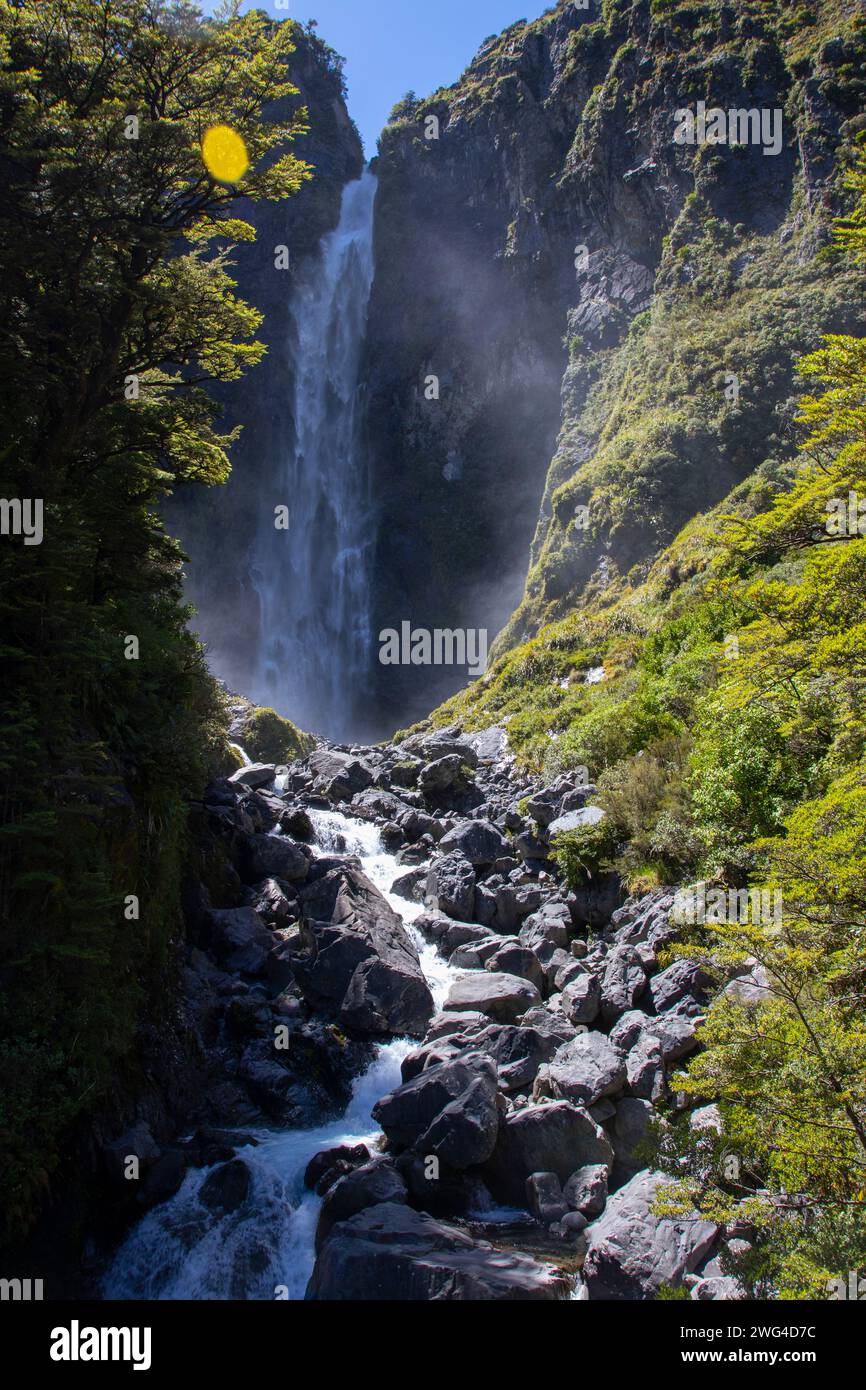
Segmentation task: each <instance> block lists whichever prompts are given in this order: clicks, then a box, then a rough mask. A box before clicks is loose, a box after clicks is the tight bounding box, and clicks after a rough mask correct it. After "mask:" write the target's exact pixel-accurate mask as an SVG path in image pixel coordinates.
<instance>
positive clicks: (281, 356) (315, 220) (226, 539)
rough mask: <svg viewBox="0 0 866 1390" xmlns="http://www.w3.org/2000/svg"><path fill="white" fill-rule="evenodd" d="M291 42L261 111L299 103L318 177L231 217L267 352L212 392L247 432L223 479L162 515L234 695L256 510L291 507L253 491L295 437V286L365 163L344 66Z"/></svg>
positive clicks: (252, 622) (238, 263)
mask: <svg viewBox="0 0 866 1390" xmlns="http://www.w3.org/2000/svg"><path fill="white" fill-rule="evenodd" d="M294 41H295V44H296V51H295V53H294V54H293V55H292V57H291V59H290V61H289V72H290V77H291V80H292V82H293V83H294V85H295V86H296V87H297V88H298V89H299V95H298V96H297V97H293V98H290V99H288V100H287V101H286V102H282V103H273V104H272V105H271V107H270V108H266V113H267V115H268V117H269V118H270V119H271V120H273V121H274V122H277V121H281V120H285V119H286V118H287V117H288V116H290V115H291V114H292V112H294V111H295V110H297V109H298V108H299V107H306V109H307V111H308V113H309V127H310V129H309V133H308V134H307V135H306V136H304V137H302V138H301V139H300V140H298V141H296V143H295V145H294V146H293V152H294V153H295V154H296V155H297V156H298V158H299V159H303V160H306V161H307V163H309V164H311V165H312V166H313V169H314V171H315V172H314V176H313V178H312V180H311V181H309V182H308V183H305V184H304V185H303V187H302V188H301V191H300V192H299V193H298V194H297V195H296V196H295V197H293V198H289V199H287V200H286V201H285V202H282V203H247V202H241V203H239V204H238V210H237V216H238V217H240V218H243V219H244V220H245V221H247V222H249V223H251V224H252V225H253V226H254V227H255V229H256V233H257V236H256V240H255V241H254V242H249V243H241V244H240V245H238V246H237V248H236V249H235V251H234V252H233V253H232V259H233V261H234V262H235V269H234V271H233V275H234V278H235V279H236V280H237V283H238V291H237V292H238V294H239V295H240V296H241V297H242V298H243V299H245V300H246V301H247V302H249V303H250V304H252V305H254V306H255V307H256V308H257V309H259V310H260V311H261V312H262V313H264V316H265V318H264V322H263V324H262V327H261V329H260V330H259V333H258V337H259V338H260V339H261V340H262V341H263V342H265V343H266V344H267V348H268V352H267V356H266V357H265V358H264V360H263V361H262V362H261V363H260V364H259V365H258V366H257V367H256V369H255V371H253V372H250V373H249V374H248V375H247V376H245V377H244V379H243V380H242V381H240V382H238V383H236V384H233V385H231V386H227V387H223V388H221V389H220V391H219V393H218V394H219V397H220V399H221V401H222V403H223V407H224V424H225V427H226V429H227V430H228V429H232V428H234V427H235V426H236V425H237V424H241V425H242V426H243V430H242V433H241V436H240V438H239V440H238V442H237V443H236V444H235V445H234V446H233V448H232V455H231V457H232V474H231V477H230V479H229V481H228V483H227V484H226V486H225V487H222V488H218V489H211V488H206V489H198V488H191V489H189V490H188V491H187V493H186V494H185V495H184V494H182V495H181V496H180V497H179V498H177V499H176V500H174V501H173V502H172V503H171V505H170V506H169V508H167V515H168V523H169V529H170V530H171V531H172V532H173V534H175V535H177V536H178V537H179V539H180V540H181V542H182V544H183V545H184V548H185V550H186V552H187V554H188V556H189V560H190V563H189V565H188V566H187V586H186V592H187V594H188V596H189V599H190V601H191V602H192V603H193V604H194V606H195V607H196V609H197V610H198V614H197V616H196V618H195V619H194V626H195V627H196V629H197V630H198V631H199V632H200V633H201V635H202V636H203V638H204V639H205V641H206V642H207V644H208V649H209V652H210V656H211V660H212V663H213V665H214V668H215V670H216V671H217V672H218V674H219V675H220V676H221V677H223V678H224V679H225V680H227V681H228V683H229V684H230V685H232V686H233V687H234V688H235V689H237V690H239V691H244V690H245V689H246V686H247V681H248V677H249V672H250V669H251V667H252V666H253V664H254V653H255V649H256V645H257V641H258V636H259V632H258V599H257V595H256V592H255V587H254V585H253V583H252V577H251V576H252V569H253V566H254V565H255V558H256V557H255V555H254V553H253V545H254V541H255V537H256V531H257V527H258V526H259V524H260V520H261V517H260V508H261V506H262V505H265V504H266V506H267V510H268V512H269V513H270V514H272V511H273V507H274V506H275V505H276V504H277V503H283V502H286V501H289V502H290V501H291V499H286V498H285V497H284V496H283V495H282V491H279V495H275V496H273V497H271V494H270V492H269V493H268V495H267V497H266V498H265V499H264V502H263V501H262V493H261V491H260V489H259V487H258V486H257V483H258V482H259V480H260V479H261V475H262V472H263V470H264V469H265V468H267V467H268V466H269V464H274V463H276V464H278V462H279V460H278V459H276V460H275V459H274V453H275V448H274V441H275V440H280V441H285V444H286V448H288V447H290V445H291V441H292V439H293V437H294V420H293V418H292V396H293V385H294V381H293V366H292V353H291V349H292V334H293V331H294V330H293V321H292V314H291V310H292V298H293V291H294V286H295V284H296V282H297V281H298V280H299V279H301V278H302V277H303V273H304V269H305V266H306V265H307V264H308V262H309V260H310V258H311V257H312V256H314V255H315V253H316V251H317V249H318V246H319V243H320V241H321V239H322V237H323V236H325V234H326V233H327V232H329V231H331V230H332V229H333V228H334V227H335V226H336V225H337V222H338V221H339V216H340V203H341V198H342V193H343V188H344V187H345V185H346V184H347V183H348V182H349V181H350V180H352V179H357V178H359V177H360V175H361V172H362V169H363V167H364V158H363V148H362V145H361V140H360V137H359V135H358V132H357V129H356V128H355V125H354V123H353V122H352V120H351V118H350V116H349V114H348V111H347V108H346V101H345V90H344V85H343V76H342V65H341V61H340V59H339V58H338V56H337V55H336V54H335V53H334V52H333V50H332V49H330V48H328V46H327V45H326V44H324V43H323V42H322V41H321V40H320V39H318V38H317V37H316V36H315V35H314V34H312V33H311V32H309V31H307V30H305V29H302V28H300V27H299V26H298V27H297V28H296V34H295V40H294ZM278 247H286V248H288V252H289V268H288V269H282V270H281V269H277V268H276V267H275V259H276V248H278ZM215 394H216V393H215ZM272 471H274V470H272ZM273 491H274V492H277V491H278V488H277V484H276V482H275V483H274V488H273ZM215 557H216V559H215Z"/></svg>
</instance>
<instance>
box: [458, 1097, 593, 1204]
mask: <svg viewBox="0 0 866 1390" xmlns="http://www.w3.org/2000/svg"><path fill="white" fill-rule="evenodd" d="M596 1163H601V1164H604V1166H605V1167H606V1168H608V1169H609V1168H610V1167H611V1165H612V1163H613V1151H612V1149H611V1147H610V1144H609V1143H608V1141H607V1138H606V1137H605V1135H604V1132H603V1131H602V1130H601V1129H600V1127H599V1126H598V1125H597V1124H596V1123H595V1121H594V1120H593V1119H591V1117H590V1116H589V1115H588V1114H587V1113H586V1111H585V1110H582V1109H579V1108H578V1106H576V1105H571V1104H569V1102H568V1101H554V1102H552V1103H550V1104H545V1105H527V1106H525V1107H524V1108H523V1109H522V1110H516V1111H514V1112H513V1113H512V1114H510V1115H508V1116H507V1118H506V1120H505V1123H504V1124H503V1125H502V1127H501V1129H500V1131H499V1140H498V1142H497V1145H496V1148H495V1149H494V1151H493V1156H492V1158H491V1159H490V1161H489V1163H487V1164H486V1165H485V1168H484V1178H485V1182H487V1184H488V1186H489V1187H490V1190H491V1192H493V1193H494V1195H495V1196H497V1197H499V1198H500V1199H501V1200H502V1201H506V1202H512V1203H514V1205H515V1206H521V1205H522V1204H523V1203H524V1201H525V1200H526V1179H527V1178H529V1177H531V1176H532V1174H533V1173H555V1174H556V1176H557V1177H558V1178H559V1181H560V1182H561V1183H564V1182H566V1181H567V1180H568V1179H569V1178H570V1177H571V1175H572V1173H573V1172H574V1171H575V1169H577V1168H582V1167H585V1166H586V1165H587V1164H596Z"/></svg>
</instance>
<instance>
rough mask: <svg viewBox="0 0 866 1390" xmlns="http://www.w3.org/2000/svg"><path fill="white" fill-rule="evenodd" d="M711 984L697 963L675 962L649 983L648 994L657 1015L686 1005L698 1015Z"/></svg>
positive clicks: (692, 961) (687, 961) (708, 977)
mask: <svg viewBox="0 0 866 1390" xmlns="http://www.w3.org/2000/svg"><path fill="white" fill-rule="evenodd" d="M711 983H712V981H711V977H710V976H709V975H708V974H707V972H706V971H705V970H704V968H703V966H702V965H701V964H700V962H698V961H694V960H675V961H674V963H673V965H669V966H668V968H667V970H662V971H661V973H660V974H658V975H656V976H655V978H654V979H653V980H651V981H650V986H649V992H650V996H651V998H652V1003H653V1008H654V1009H655V1011H656V1013H657V1014H661V1013H666V1012H667V1010H668V1009H674V1008H679V1007H680V1006H681V1005H683V1004H687V1005H689V1006H690V1008H691V1009H692V1010H693V1011H694V1012H696V1013H699V1012H700V1010H701V1001H702V1000H703V999H704V997H705V994H706V990H707V989H708V987H709V986H710V984H711Z"/></svg>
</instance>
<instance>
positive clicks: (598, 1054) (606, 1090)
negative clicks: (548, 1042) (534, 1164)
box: [550, 1033, 626, 1171]
mask: <svg viewBox="0 0 866 1390" xmlns="http://www.w3.org/2000/svg"><path fill="white" fill-rule="evenodd" d="M625 1079H626V1065H625V1058H624V1057H623V1055H622V1053H621V1052H619V1051H618V1050H617V1049H616V1048H615V1047H612V1046H611V1044H610V1043H609V1042H608V1040H607V1038H606V1037H605V1036H604V1034H603V1033H579V1034H578V1035H577V1037H576V1038H574V1039H573V1040H572V1041H571V1042H567V1043H565V1044H564V1046H563V1047H561V1048H559V1050H558V1051H557V1052H556V1054H555V1056H554V1058H553V1060H552V1062H551V1063H550V1084H551V1088H552V1090H553V1093H554V1095H555V1096H558V1097H559V1098H560V1099H562V1100H572V1101H575V1102H577V1104H579V1105H595V1103H596V1101H599V1100H602V1099H603V1098H604V1097H605V1096H615V1095H617V1094H618V1093H619V1092H620V1091H621V1090H622V1088H623V1086H624V1085H625ZM572 1171H573V1170H572Z"/></svg>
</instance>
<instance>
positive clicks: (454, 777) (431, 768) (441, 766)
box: [418, 753, 464, 796]
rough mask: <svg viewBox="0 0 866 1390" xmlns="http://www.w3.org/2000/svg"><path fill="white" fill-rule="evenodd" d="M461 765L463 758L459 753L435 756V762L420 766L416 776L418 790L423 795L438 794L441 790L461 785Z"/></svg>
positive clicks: (462, 775) (462, 774)
mask: <svg viewBox="0 0 866 1390" xmlns="http://www.w3.org/2000/svg"><path fill="white" fill-rule="evenodd" d="M463 767H464V760H463V758H461V757H460V755H459V753H449V754H448V755H447V756H446V757H444V758H437V759H436V761H435V762H432V763H428V764H427V766H426V767H424V768H422V770H421V772H420V774H419V777H418V790H419V791H420V792H422V793H423V795H424V796H438V795H441V793H442V792H447V791H451V790H452V789H454V788H457V787H459V786H461V784H462V782H463V777H464V773H463Z"/></svg>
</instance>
